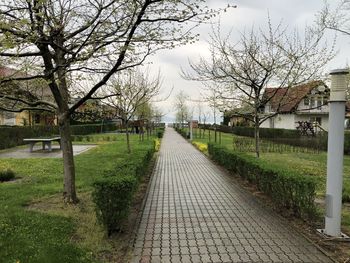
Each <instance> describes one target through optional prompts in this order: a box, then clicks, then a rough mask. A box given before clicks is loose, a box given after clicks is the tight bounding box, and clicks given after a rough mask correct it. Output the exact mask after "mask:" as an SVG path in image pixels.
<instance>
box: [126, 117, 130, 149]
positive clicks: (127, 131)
mask: <svg viewBox="0 0 350 263" xmlns="http://www.w3.org/2000/svg"><path fill="white" fill-rule="evenodd" d="M126 146H127V150H128V153H131V147H130V137H129V124H128V123H126Z"/></svg>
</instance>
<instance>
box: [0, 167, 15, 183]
mask: <svg viewBox="0 0 350 263" xmlns="http://www.w3.org/2000/svg"><path fill="white" fill-rule="evenodd" d="M14 178H15V173H14V172H13V171H12V170H10V169H7V170H4V171H0V182H6V181H10V180H12V179H14Z"/></svg>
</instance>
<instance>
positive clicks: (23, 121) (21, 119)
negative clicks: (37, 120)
mask: <svg viewBox="0 0 350 263" xmlns="http://www.w3.org/2000/svg"><path fill="white" fill-rule="evenodd" d="M16 125H18V126H24V125H30V117H29V112H28V111H23V112H20V113H17V114H16Z"/></svg>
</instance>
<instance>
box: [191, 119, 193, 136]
mask: <svg viewBox="0 0 350 263" xmlns="http://www.w3.org/2000/svg"><path fill="white" fill-rule="evenodd" d="M190 140H191V141H192V140H193V120H192V119H191V121H190Z"/></svg>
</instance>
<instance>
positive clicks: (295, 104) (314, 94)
mask: <svg viewBox="0 0 350 263" xmlns="http://www.w3.org/2000/svg"><path fill="white" fill-rule="evenodd" d="M329 95H330V89H329V88H328V86H327V85H325V84H324V83H323V82H322V81H312V82H309V83H306V84H302V85H298V86H295V87H291V88H278V89H277V88H266V90H265V93H264V95H263V96H264V97H265V98H267V99H268V98H271V99H270V101H269V102H268V103H267V104H266V105H265V107H264V108H263V109H262V112H263V113H265V114H266V115H272V114H276V115H275V116H273V117H271V118H270V119H268V120H266V121H265V122H263V123H262V124H261V126H260V127H262V128H284V129H296V128H297V127H298V126H299V125H300V123H302V122H309V123H313V124H315V123H318V125H319V126H320V127H321V128H322V129H324V130H328V119H329V116H328V115H329V106H328V100H329Z"/></svg>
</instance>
